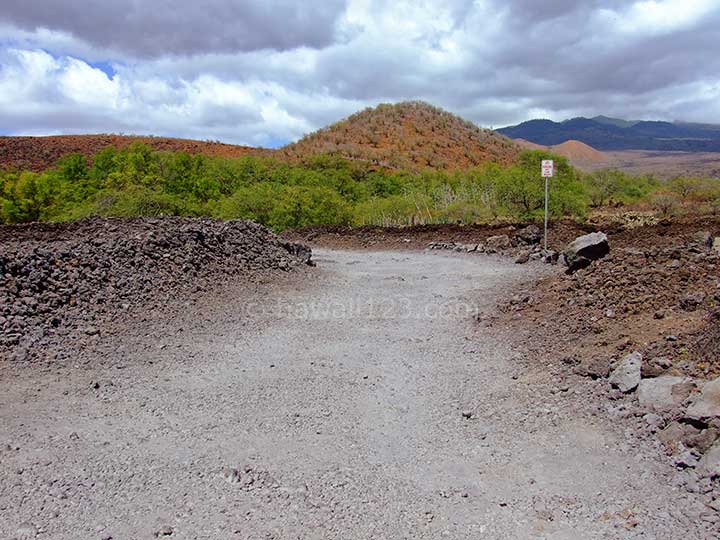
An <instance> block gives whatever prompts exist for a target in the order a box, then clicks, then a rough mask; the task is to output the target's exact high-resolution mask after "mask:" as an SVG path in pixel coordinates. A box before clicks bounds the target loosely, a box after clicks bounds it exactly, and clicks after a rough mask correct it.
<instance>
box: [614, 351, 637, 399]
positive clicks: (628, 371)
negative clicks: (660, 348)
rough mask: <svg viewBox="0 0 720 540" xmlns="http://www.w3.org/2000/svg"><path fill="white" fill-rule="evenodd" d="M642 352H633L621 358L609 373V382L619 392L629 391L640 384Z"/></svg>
mask: <svg viewBox="0 0 720 540" xmlns="http://www.w3.org/2000/svg"><path fill="white" fill-rule="evenodd" d="M641 366H642V354H640V353H639V352H633V353H630V354H628V355H627V356H626V357H625V358H623V359H622V360H621V361H620V363H619V364H618V365H617V367H616V368H615V369H614V370H613V372H612V374H611V375H610V384H611V385H612V386H613V387H615V388H618V389H619V390H620V391H621V392H625V393H629V392H632V391H633V390H635V389H636V388H637V387H638V385H639V384H640V369H641Z"/></svg>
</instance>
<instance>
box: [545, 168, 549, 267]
mask: <svg viewBox="0 0 720 540" xmlns="http://www.w3.org/2000/svg"><path fill="white" fill-rule="evenodd" d="M547 227H548V177H547V176H546V177H545V254H546V255H547V250H548V249H547Z"/></svg>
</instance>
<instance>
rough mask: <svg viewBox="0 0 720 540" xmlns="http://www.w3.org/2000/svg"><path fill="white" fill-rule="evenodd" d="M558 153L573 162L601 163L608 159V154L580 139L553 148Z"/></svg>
mask: <svg viewBox="0 0 720 540" xmlns="http://www.w3.org/2000/svg"><path fill="white" fill-rule="evenodd" d="M551 150H552V151H553V152H555V153H556V154H560V155H561V156H565V157H566V158H568V159H569V160H570V162H571V163H577V164H580V163H599V162H603V161H608V156H606V155H605V154H603V153H602V152H600V151H599V150H595V149H594V148H593V147H592V146H590V145H587V144H585V143H583V142H580V141H573V140H570V141H565V142H564V143H562V144H558V145H555V146H553V147H552V148H551Z"/></svg>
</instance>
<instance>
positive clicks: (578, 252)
mask: <svg viewBox="0 0 720 540" xmlns="http://www.w3.org/2000/svg"><path fill="white" fill-rule="evenodd" d="M608 253H610V245H609V243H608V237H607V235H606V234H605V233H602V232H595V233H591V234H586V235H584V236H580V237H578V238H576V239H575V240H573V241H572V242H571V243H570V245H568V247H567V248H566V249H565V253H564V254H565V262H566V263H567V266H568V269H567V273H568V274H572V273H573V272H575V271H577V270H580V269H581V268H586V267H587V266H590V264H591V263H592V261H596V260H598V259H602V258H603V257H604V256H605V255H607V254H608Z"/></svg>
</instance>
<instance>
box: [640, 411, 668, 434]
mask: <svg viewBox="0 0 720 540" xmlns="http://www.w3.org/2000/svg"><path fill="white" fill-rule="evenodd" d="M643 420H645V423H646V424H647V425H648V427H649V428H650V430H651V431H652V432H653V433H655V432H656V431H659V430H661V429H662V428H664V427H665V419H664V418H663V417H662V416H660V415H659V414H655V413H648V414H646V415H645V416H643Z"/></svg>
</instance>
